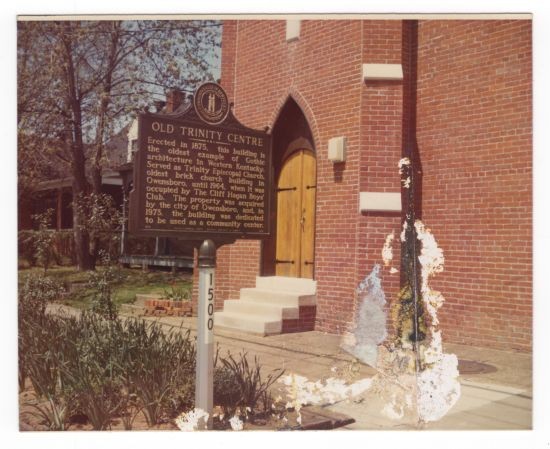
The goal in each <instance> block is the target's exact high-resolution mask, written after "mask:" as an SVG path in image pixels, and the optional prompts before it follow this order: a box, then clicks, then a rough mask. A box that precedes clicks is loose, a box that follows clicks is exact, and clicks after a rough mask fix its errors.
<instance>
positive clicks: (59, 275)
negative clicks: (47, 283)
mask: <svg viewBox="0 0 550 449" xmlns="http://www.w3.org/2000/svg"><path fill="white" fill-rule="evenodd" d="M102 269H103V268H102V267H98V268H97V270H102ZM43 273H44V270H43V269H42V268H26V269H20V270H19V285H22V284H23V283H24V282H25V279H26V277H27V276H29V275H30V274H35V275H38V274H43ZM46 276H50V277H52V278H55V279H57V280H59V281H60V282H62V283H63V284H64V285H65V287H66V289H67V290H68V288H69V286H70V284H73V283H78V286H76V287H75V288H74V289H73V290H74V291H72V292H71V293H69V294H68V295H67V296H66V297H65V298H64V299H63V301H62V302H63V303H64V304H67V305H70V306H73V307H77V308H80V309H87V308H90V307H91V306H92V304H93V299H94V296H95V295H96V294H97V291H96V290H95V289H94V288H93V286H92V285H89V284H88V280H89V277H90V273H89V272H79V271H77V270H76V269H75V268H74V267H52V268H49V269H48V271H47V272H46ZM191 289H192V281H191V275H190V274H189V273H186V272H185V273H178V274H176V275H173V274H172V273H170V272H166V271H150V272H144V271H142V270H141V268H120V281H118V282H116V283H115V285H114V287H113V292H114V293H113V301H114V303H115V304H116V305H120V304H131V303H133V302H134V300H135V299H136V294H137V293H158V294H163V293H165V292H168V293H173V292H178V293H183V294H187V295H188V297H189V298H190V297H191Z"/></svg>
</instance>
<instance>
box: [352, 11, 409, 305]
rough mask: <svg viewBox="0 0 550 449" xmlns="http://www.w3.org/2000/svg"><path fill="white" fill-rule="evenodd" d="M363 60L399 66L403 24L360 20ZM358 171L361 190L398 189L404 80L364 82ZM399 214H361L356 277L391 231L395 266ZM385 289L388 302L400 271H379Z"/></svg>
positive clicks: (378, 254)
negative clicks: (392, 272) (393, 234)
mask: <svg viewBox="0 0 550 449" xmlns="http://www.w3.org/2000/svg"><path fill="white" fill-rule="evenodd" d="M362 47H363V63H367V64H400V63H401V60H402V22H401V21H400V20H379V21H374V20H368V21H364V22H363V44H362ZM361 103H362V104H361V165H360V169H361V175H360V190H361V191H362V192H398V193H399V192H400V191H401V186H400V181H399V171H398V167H397V163H398V161H399V159H401V147H402V118H403V82H402V81H367V82H363V83H362V93H361ZM400 226H401V215H400V213H399V212H396V213H388V212H367V213H363V214H362V215H361V216H359V222H358V237H357V245H358V252H357V266H358V270H359V271H358V281H360V280H362V279H363V278H364V277H365V275H367V274H368V273H370V271H371V270H372V268H373V266H374V264H376V263H378V264H381V263H382V247H383V245H384V242H385V240H386V236H387V235H388V234H391V233H392V232H394V233H395V240H394V245H393V250H394V251H393V257H394V258H393V264H392V266H394V267H395V268H397V269H399V260H400V259H399V258H400V251H399V247H400V244H399V233H400ZM381 275H382V281H383V284H382V285H383V288H384V292H385V294H386V301H388V303H389V302H390V301H391V300H392V299H393V298H394V297H395V296H396V294H397V292H398V290H399V273H395V274H391V273H390V267H384V268H383V270H382V273H381Z"/></svg>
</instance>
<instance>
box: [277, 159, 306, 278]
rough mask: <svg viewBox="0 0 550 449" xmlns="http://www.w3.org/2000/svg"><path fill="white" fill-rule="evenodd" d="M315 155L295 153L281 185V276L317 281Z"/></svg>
mask: <svg viewBox="0 0 550 449" xmlns="http://www.w3.org/2000/svg"><path fill="white" fill-rule="evenodd" d="M315 170H316V166H315V156H314V155H313V153H311V152H309V151H307V150H300V151H297V152H295V153H293V154H292V155H291V156H290V157H289V158H288V159H287V160H286V161H285V163H284V165H283V167H282V169H281V174H280V176H279V181H278V183H277V246H276V260H275V266H276V268H275V273H276V274H277V276H289V277H307V278H313V267H314V259H313V257H314V236H315V191H316V188H315V180H316V176H315V173H316V171H315Z"/></svg>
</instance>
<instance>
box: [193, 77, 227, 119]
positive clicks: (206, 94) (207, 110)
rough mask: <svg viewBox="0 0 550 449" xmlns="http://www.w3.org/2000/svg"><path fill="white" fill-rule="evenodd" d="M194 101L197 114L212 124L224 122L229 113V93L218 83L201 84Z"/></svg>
mask: <svg viewBox="0 0 550 449" xmlns="http://www.w3.org/2000/svg"><path fill="white" fill-rule="evenodd" d="M193 103H194V106H195V111H196V112H197V115H198V116H199V117H200V118H201V119H202V120H203V121H205V122H206V123H208V124H210V125H218V124H220V123H222V122H223V121H224V120H225V118H226V117H227V114H228V113H229V101H228V99H227V94H226V93H225V91H224V90H223V89H222V87H221V86H220V85H219V84H216V83H211V82H207V83H203V84H201V85H200V86H199V87H198V88H197V90H196V91H195V95H194V97H193Z"/></svg>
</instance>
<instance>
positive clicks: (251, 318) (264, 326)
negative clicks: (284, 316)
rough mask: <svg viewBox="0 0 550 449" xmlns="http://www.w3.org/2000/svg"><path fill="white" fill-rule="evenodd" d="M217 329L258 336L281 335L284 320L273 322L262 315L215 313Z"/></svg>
mask: <svg viewBox="0 0 550 449" xmlns="http://www.w3.org/2000/svg"><path fill="white" fill-rule="evenodd" d="M214 328H215V329H224V328H225V329H231V330H238V331H240V332H249V333H254V334H258V335H274V334H280V333H281V330H282V320H273V319H271V318H265V317H264V316H261V315H253V314H243V313H234V312H226V311H223V312H214Z"/></svg>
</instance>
